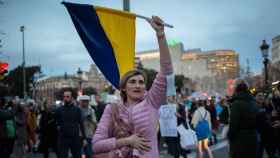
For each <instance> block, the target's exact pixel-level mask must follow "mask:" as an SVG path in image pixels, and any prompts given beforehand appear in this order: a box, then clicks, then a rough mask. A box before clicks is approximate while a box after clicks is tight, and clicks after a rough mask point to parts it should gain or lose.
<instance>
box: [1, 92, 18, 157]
mask: <svg viewBox="0 0 280 158" xmlns="http://www.w3.org/2000/svg"><path fill="white" fill-rule="evenodd" d="M12 108H13V106H12V104H11V102H9V103H8V106H6V100H5V99H4V98H1V99H0V153H1V157H2V156H3V157H5V158H10V155H11V154H12V152H13V146H14V141H15V126H14V111H13V109H12ZM10 128H12V130H14V131H10V130H9V129H10ZM11 132H13V133H11Z"/></svg>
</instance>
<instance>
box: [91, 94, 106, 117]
mask: <svg viewBox="0 0 280 158" xmlns="http://www.w3.org/2000/svg"><path fill="white" fill-rule="evenodd" d="M94 97H95V102H96V106H95V115H96V120H97V122H99V120H100V119H101V116H102V114H103V112H104V110H105V107H106V103H105V102H103V101H102V100H101V96H100V94H98V93H96V94H95V96H94Z"/></svg>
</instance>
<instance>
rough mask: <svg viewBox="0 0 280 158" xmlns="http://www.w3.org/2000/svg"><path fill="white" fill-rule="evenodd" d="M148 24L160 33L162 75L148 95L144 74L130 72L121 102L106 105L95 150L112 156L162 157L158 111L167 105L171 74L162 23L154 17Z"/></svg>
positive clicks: (95, 137)
mask: <svg viewBox="0 0 280 158" xmlns="http://www.w3.org/2000/svg"><path fill="white" fill-rule="evenodd" d="M149 23H150V24H151V26H152V27H153V28H154V30H155V31H156V33H157V38H158V43H159V48H160V72H159V73H158V75H157V77H156V79H155V81H154V83H153V85H152V88H151V89H150V90H149V91H148V92H147V93H146V94H145V88H146V85H145V82H146V78H145V75H144V74H143V73H142V72H141V71H139V70H132V71H129V72H127V73H126V74H125V75H124V76H123V77H122V79H121V83H120V91H121V97H122V101H121V102H120V103H118V104H116V105H112V104H111V105H107V106H106V109H105V111H104V113H103V115H102V117H101V120H100V122H99V124H98V127H97V130H96V133H95V135H94V137H93V151H94V153H96V154H100V153H108V152H109V153H108V154H111V155H112V157H123V158H132V157H143V158H159V151H158V143H157V131H156V126H157V122H158V109H159V107H160V105H162V104H163V103H165V102H166V85H167V82H166V76H167V75H169V74H172V65H171V59H170V55H169V50H168V46H167V42H166V38H165V35H164V27H163V21H162V20H161V19H160V18H158V17H155V16H153V17H152V20H149Z"/></svg>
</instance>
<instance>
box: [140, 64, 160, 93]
mask: <svg viewBox="0 0 280 158" xmlns="http://www.w3.org/2000/svg"><path fill="white" fill-rule="evenodd" d="M141 70H143V71H144V73H145V74H146V76H147V81H146V89H147V90H149V89H150V88H151V86H152V84H153V81H154V79H155V78H156V75H157V72H156V71H155V70H153V69H146V68H142V69H141Z"/></svg>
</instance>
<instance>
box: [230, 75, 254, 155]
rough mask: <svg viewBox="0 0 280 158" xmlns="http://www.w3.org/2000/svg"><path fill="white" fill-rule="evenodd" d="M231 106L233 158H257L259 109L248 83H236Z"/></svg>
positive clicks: (231, 149)
mask: <svg viewBox="0 0 280 158" xmlns="http://www.w3.org/2000/svg"><path fill="white" fill-rule="evenodd" d="M232 100H233V102H232V104H231V106H230V123H229V132H228V138H229V144H230V156H231V158H248V157H252V158H255V157H256V154H257V125H256V124H257V121H256V116H257V113H258V108H257V106H256V102H255V99H254V97H253V96H252V95H251V93H250V91H249V88H248V84H247V83H246V81H244V80H242V79H239V80H236V81H235V90H234V94H233V97H232Z"/></svg>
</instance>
